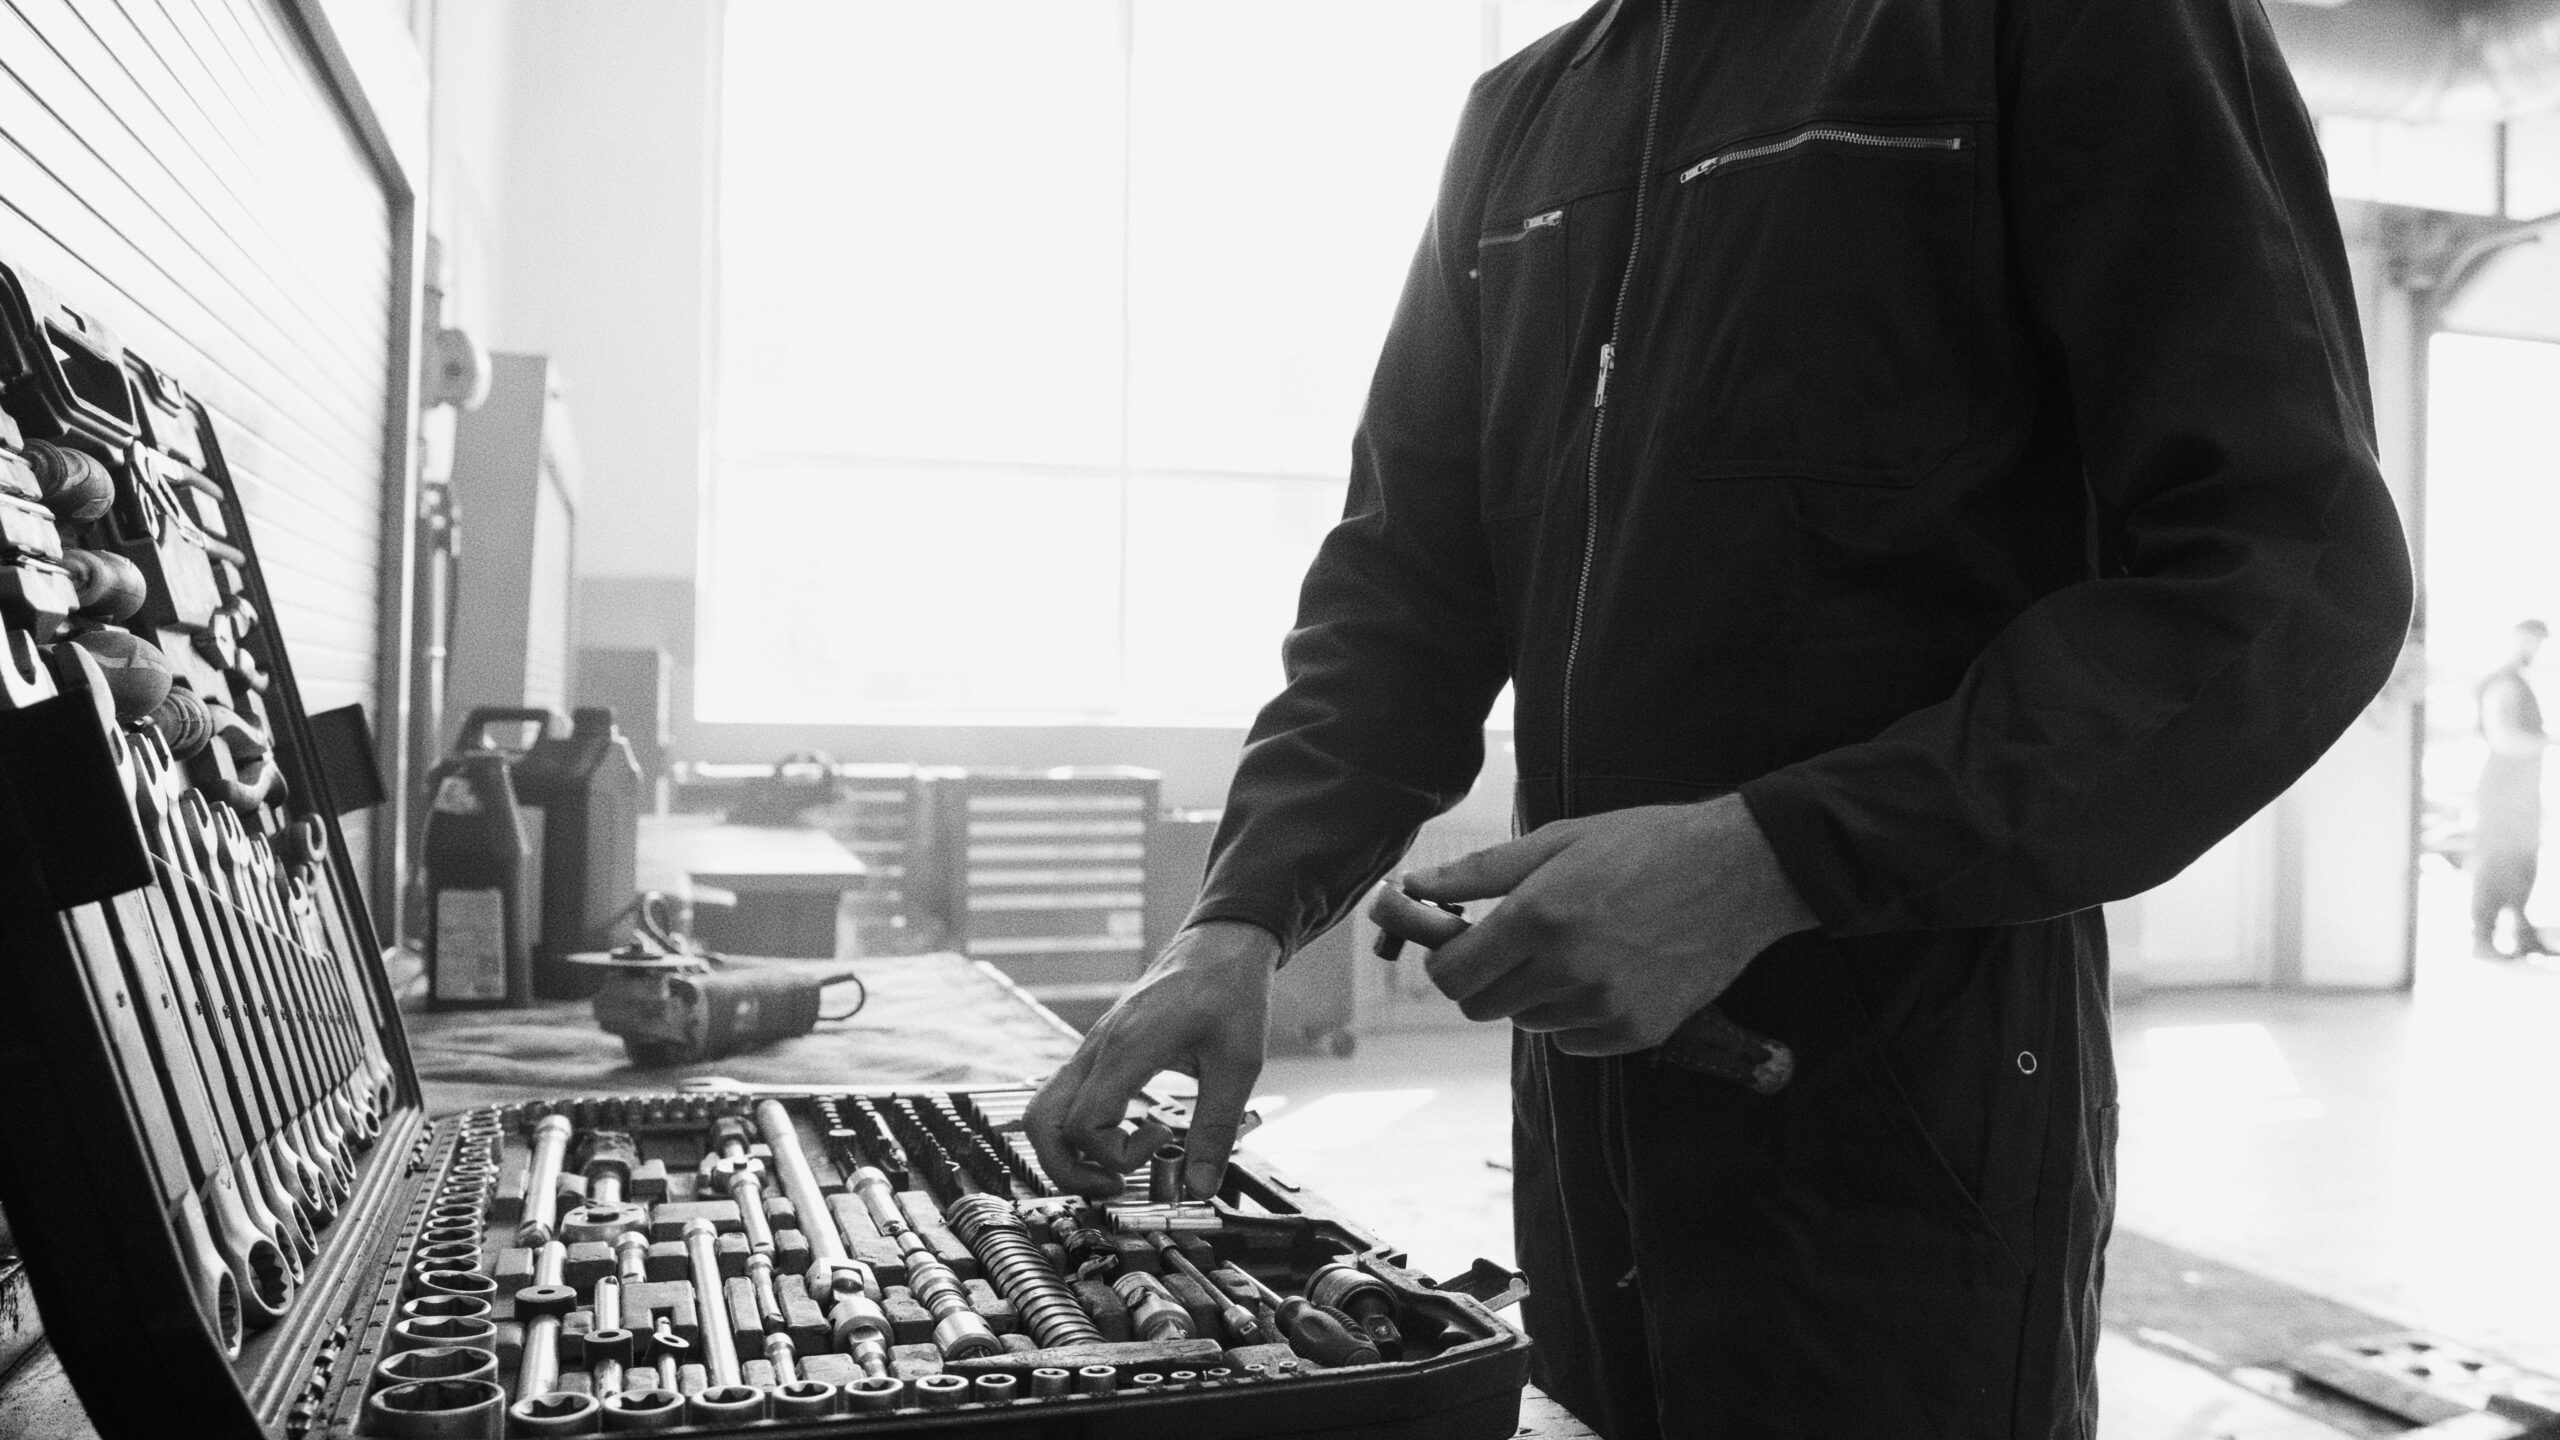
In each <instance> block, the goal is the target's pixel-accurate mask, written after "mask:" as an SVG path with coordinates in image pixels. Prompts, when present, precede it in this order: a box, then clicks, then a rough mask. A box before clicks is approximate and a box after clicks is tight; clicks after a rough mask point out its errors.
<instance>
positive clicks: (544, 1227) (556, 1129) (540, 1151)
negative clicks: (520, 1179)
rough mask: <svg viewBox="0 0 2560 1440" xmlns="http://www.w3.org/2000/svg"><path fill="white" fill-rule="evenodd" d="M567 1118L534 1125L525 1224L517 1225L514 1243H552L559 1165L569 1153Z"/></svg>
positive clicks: (557, 1208)
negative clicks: (531, 1164) (531, 1165)
mask: <svg viewBox="0 0 2560 1440" xmlns="http://www.w3.org/2000/svg"><path fill="white" fill-rule="evenodd" d="M571 1128H572V1127H571V1126H570V1124H569V1117H568V1116H566V1115H545V1116H543V1117H542V1118H541V1119H540V1120H537V1121H535V1122H534V1126H533V1171H532V1173H531V1174H530V1175H529V1176H527V1177H526V1179H525V1182H524V1223H522V1224H520V1225H518V1226H516V1243H517V1244H519V1245H525V1246H534V1245H547V1244H549V1243H551V1231H552V1227H553V1225H554V1224H555V1223H556V1222H557V1221H558V1219H559V1217H560V1165H561V1162H562V1161H563V1160H565V1159H566V1158H567V1157H568V1154H569V1136H570V1133H571Z"/></svg>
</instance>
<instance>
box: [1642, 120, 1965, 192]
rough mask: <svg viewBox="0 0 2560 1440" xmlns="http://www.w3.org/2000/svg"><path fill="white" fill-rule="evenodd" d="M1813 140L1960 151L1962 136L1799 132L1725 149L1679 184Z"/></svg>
mask: <svg viewBox="0 0 2560 1440" xmlns="http://www.w3.org/2000/svg"><path fill="white" fill-rule="evenodd" d="M1816 140H1827V141H1830V142H1832V143H1833V144H1838V145H1867V146H1872V147H1874V148H1875V149H1878V150H1962V149H1963V148H1964V139H1963V137H1962V136H1957V135H1878V134H1876V133H1874V132H1873V131H1868V130H1835V129H1831V128H1828V127H1822V128H1816V129H1812V130H1799V131H1797V132H1796V133H1794V134H1793V135H1790V136H1788V137H1787V138H1786V139H1784V140H1772V141H1770V142H1769V143H1768V144H1766V145H1754V146H1751V147H1750V148H1748V149H1744V150H1727V151H1726V152H1724V153H1723V154H1721V155H1710V156H1708V157H1707V158H1706V159H1704V160H1701V161H1699V162H1698V163H1697V164H1695V165H1692V166H1690V167H1689V168H1688V169H1686V170H1683V171H1681V172H1680V183H1681V184H1683V185H1686V184H1688V183H1689V182H1690V181H1692V180H1696V179H1700V178H1702V177H1704V176H1708V175H1712V174H1714V173H1715V172H1716V170H1717V168H1718V167H1720V166H1725V165H1730V164H1732V163H1733V162H1735V161H1737V160H1757V159H1759V158H1760V157H1761V156H1763V155H1777V154H1782V153H1784V152H1786V151H1789V150H1793V149H1794V148H1796V147H1797V146H1799V145H1805V144H1810V143H1811V142H1813V141H1816Z"/></svg>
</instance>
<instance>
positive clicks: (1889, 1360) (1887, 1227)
mask: <svg viewBox="0 0 2560 1440" xmlns="http://www.w3.org/2000/svg"><path fill="white" fill-rule="evenodd" d="M2105 974H2106V966H2105V941H2104V933H2103V930H2102V928H2101V926H2100V924H2099V921H2098V918H2097V917H2096V916H2095V915H2094V914H2091V915H2083V916H2073V917H2067V918H2065V919H2061V920H2056V921H2049V922H2043V923H2040V924H2036V925H2029V926H2016V927H2003V928H2000V929H1996V930H1987V931H1965V932H1944V933H1939V934H1932V935H1925V936H1891V937H1879V938H1876V939H1870V940H1860V941H1846V942H1839V941H1832V940H1828V939H1825V938H1822V937H1819V936H1811V935H1808V936H1798V937H1795V938H1793V939H1790V940H1788V941H1786V942H1782V943H1781V944H1780V945H1779V946H1777V947H1775V948H1773V949H1772V950H1771V951H1770V952H1769V953H1768V954H1766V955H1764V956H1762V957H1761V958H1760V959H1759V960H1757V961H1755V962H1754V963H1753V965H1752V968H1751V969H1750V970H1749V971H1747V972H1746V973H1745V975H1744V977H1743V980H1742V982H1741V983H1740V984H1739V985H1737V986H1736V987H1735V989H1734V990H1733V991H1732V992H1731V993H1730V994H1728V995H1727V997H1726V999H1725V1002H1724V1003H1725V1008H1726V1010H1727V1012H1728V1013H1730V1014H1732V1015H1733V1016H1734V1018H1735V1019H1737V1020H1740V1021H1742V1022H1743V1023H1745V1024H1749V1025H1752V1026H1754V1027H1755V1028H1759V1029H1762V1030H1763V1031H1764V1032H1765V1033H1769V1034H1772V1035H1776V1036H1779V1037H1780V1038H1783V1039H1785V1040H1787V1041H1789V1042H1790V1043H1791V1044H1792V1045H1793V1046H1794V1047H1795V1049H1796V1052H1797V1058H1798V1071H1797V1078H1796V1080H1795V1082H1794V1083H1793V1084H1792V1085H1791V1086H1790V1087H1789V1088H1788V1089H1787V1090H1785V1091H1783V1092H1781V1093H1780V1094H1778V1095H1775V1096H1768V1097H1763V1096H1757V1095H1753V1094H1751V1093H1749V1092H1747V1091H1745V1090H1743V1089H1742V1088H1741V1087H1739V1086H1736V1085H1734V1084H1732V1083H1730V1082H1727V1081H1723V1080H1716V1079H1710V1078H1707V1077H1704V1076H1700V1075H1697V1074H1694V1073H1692V1072H1689V1071H1685V1070H1679V1069H1676V1068H1672V1067H1669V1066H1666V1065H1661V1064H1659V1063H1657V1062H1656V1061H1655V1060H1653V1059H1652V1058H1651V1057H1650V1056H1647V1055H1638V1056H1628V1057H1617V1058H1609V1059H1589V1058H1580V1057H1575V1056H1570V1055H1566V1054H1563V1053H1561V1052H1560V1051H1558V1050H1556V1049H1555V1048H1554V1046H1553V1044H1552V1043H1551V1042H1550V1041H1548V1040H1547V1039H1546V1038H1545V1037H1541V1036H1531V1035H1525V1034H1519V1035H1515V1037H1514V1041H1513V1049H1512V1077H1513V1087H1514V1101H1515V1110H1514V1130H1513V1143H1514V1186H1515V1190H1514V1223H1515V1226H1516V1229H1517V1239H1518V1242H1519V1253H1520V1257H1521V1265H1522V1268H1523V1269H1524V1270H1525V1271H1526V1272H1527V1274H1528V1276H1529V1280H1530V1285H1531V1294H1530V1298H1529V1300H1528V1301H1527V1302H1526V1306H1525V1317H1526V1322H1527V1325H1528V1328H1529V1332H1530V1336H1531V1339H1532V1340H1533V1341H1534V1342H1535V1347H1536V1348H1535V1349H1534V1351H1533V1352H1532V1353H1533V1364H1534V1366H1535V1368H1536V1374H1537V1379H1538V1383H1539V1384H1540V1385H1541V1386H1542V1387H1543V1388H1545V1389H1546V1390H1547V1391H1549V1392H1550V1393H1551V1394H1553V1395H1555V1396H1556V1397H1557V1398H1558V1399H1559V1400H1561V1401H1562V1402H1563V1403H1564V1404H1565V1405H1566V1406H1567V1407H1569V1408H1570V1409H1572V1410H1573V1411H1574V1413H1575V1414H1576V1415H1578V1416H1579V1417H1581V1418H1582V1420H1583V1421H1584V1422H1585V1423H1587V1424H1589V1425H1591V1426H1592V1427H1593V1428H1594V1429H1596V1430H1598V1431H1599V1432H1600V1433H1601V1434H1603V1435H1605V1436H1608V1437H1610V1440H1650V1437H1655V1436H1669V1437H1680V1440H1687V1437H1731V1440H1785V1437H1794V1436H1804V1437H1817V1436H1819V1437H1825V1440H1830V1437H1837V1436H1843V1435H1857V1436H1861V1437H1899V1436H1932V1437H1936V1436H1950V1437H1954V1436H1962V1437H1977V1436H1978V1437H1994V1436H1997V1437H2026V1436H2033V1437H2039V1440H2041V1437H2071V1440H2085V1437H2087V1436H2090V1435H2092V1434H2093V1433H2094V1431H2095V1426H2096V1409H2097V1405H2096V1388H2095V1383H2094V1380H2093V1376H2092V1366H2093V1364H2094V1355H2095V1350H2096V1344H2097V1326H2098V1303H2097V1302H2098V1285H2099V1279H2100V1270H2101V1256H2102V1254H2103V1251H2104V1248H2105V1244H2106V1235H2107V1230H2108V1227H2109V1224H2110V1221H2111V1218H2112V1214H2113V1196H2114V1154H2113V1152H2114V1140H2115V1107H2114V1099H2115V1086H2114V1072H2113V1068H2112V1064H2111V1061H2110V1059H2109V1051H2108V1035H2107V1029H2106V1024H2107V1012H2106V998H2105Z"/></svg>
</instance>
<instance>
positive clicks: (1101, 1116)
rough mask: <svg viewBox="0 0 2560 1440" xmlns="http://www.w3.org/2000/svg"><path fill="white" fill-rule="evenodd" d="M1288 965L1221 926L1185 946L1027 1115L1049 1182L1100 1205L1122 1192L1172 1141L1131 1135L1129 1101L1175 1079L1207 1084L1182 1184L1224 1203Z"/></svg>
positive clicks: (1157, 1133)
mask: <svg viewBox="0 0 2560 1440" xmlns="http://www.w3.org/2000/svg"><path fill="white" fill-rule="evenodd" d="M1279 962H1280V942H1279V941H1278V940H1276V939H1274V938H1273V937H1272V935H1271V933H1270V932H1269V931H1266V930H1264V929H1262V928H1260V927H1259V926H1254V925H1241V924H1236V923H1233V922H1228V921H1216V920H1213V921H1209V922H1207V923H1205V924H1200V925H1194V926H1192V927H1191V928H1189V929H1187V930H1185V931H1183V932H1182V933H1181V934H1180V935H1177V936H1175V937H1174V940H1173V943H1172V944H1171V945H1168V946H1166V947H1165V949H1164V953H1163V954H1160V955H1158V956H1157V957H1156V959H1155V963H1154V964H1152V965H1149V966H1148V967H1147V973H1146V975H1145V977H1144V978H1142V979H1140V980H1139V981H1138V983H1137V986H1136V988H1134V989H1132V990H1130V992H1129V993H1128V994H1126V995H1123V996H1121V997H1120V1003H1119V1004H1117V1005H1114V1006H1112V1007H1111V1009H1110V1011H1109V1012H1108V1013H1107V1014H1105V1015H1104V1016H1103V1017H1102V1019H1101V1020H1099V1021H1097V1022H1095V1024H1094V1027H1093V1029H1092V1031H1091V1032H1089V1033H1088V1034H1087V1035H1086V1036H1085V1037H1084V1044H1082V1045H1080V1046H1078V1047H1077V1049H1076V1053H1075V1058H1074V1059H1072V1060H1069V1061H1068V1062H1067V1063H1066V1066H1065V1068H1063V1069H1061V1070H1059V1071H1058V1073H1057V1074H1055V1075H1052V1076H1050V1077H1049V1083H1048V1084H1046V1085H1043V1086H1041V1087H1040V1093H1039V1095H1038V1096H1037V1097H1035V1098H1034V1099H1033V1100H1032V1102H1031V1108H1030V1110H1029V1112H1028V1113H1026V1114H1025V1115H1024V1116H1023V1128H1024V1129H1026V1130H1027V1131H1029V1132H1030V1135H1031V1144H1032V1146H1033V1147H1034V1148H1035V1149H1037V1150H1038V1151H1039V1152H1040V1163H1041V1165H1042V1166H1043V1167H1045V1168H1046V1169H1047V1170H1048V1172H1049V1178H1050V1179H1052V1180H1054V1181H1056V1182H1057V1183H1058V1185H1059V1187H1060V1188H1062V1189H1066V1190H1072V1191H1074V1192H1076V1193H1077V1194H1079V1195H1086V1196H1091V1197H1093V1198H1095V1199H1104V1198H1108V1197H1110V1196H1113V1195H1117V1194H1118V1193H1120V1188H1121V1181H1120V1177H1121V1176H1123V1175H1125V1174H1127V1173H1129V1172H1130V1171H1132V1170H1140V1169H1144V1168H1145V1167H1146V1164H1147V1158H1148V1156H1149V1155H1150V1154H1151V1153H1152V1152H1153V1151H1154V1150H1155V1148H1156V1147H1157V1146H1159V1145H1161V1144H1163V1143H1164V1142H1165V1139H1166V1137H1167V1134H1168V1132H1167V1131H1166V1130H1165V1129H1164V1127H1163V1126H1161V1125H1158V1124H1156V1123H1155V1122H1153V1121H1149V1122H1148V1123H1146V1124H1144V1125H1142V1126H1140V1127H1138V1129H1136V1130H1135V1131H1130V1130H1125V1129H1122V1128H1121V1120H1122V1119H1123V1117H1125V1116H1126V1115H1127V1113H1128V1109H1129V1100H1130V1098H1131V1097H1132V1096H1135V1095H1136V1094H1138V1092H1139V1090H1140V1089H1141V1088H1142V1087H1144V1086H1145V1085H1146V1083H1147V1082H1148V1081H1149V1080H1152V1079H1154V1078H1155V1076H1156V1072H1158V1071H1160V1070H1177V1071H1180V1072H1181V1073H1183V1074H1185V1075H1189V1076H1191V1077H1192V1078H1194V1079H1196V1080H1198V1081H1199V1082H1200V1096H1199V1099H1198V1100H1197V1101H1196V1102H1195V1103H1194V1104H1193V1107H1192V1114H1191V1130H1190V1133H1189V1135H1187V1136H1186V1137H1185V1139H1184V1144H1185V1145H1186V1146H1187V1147H1188V1148H1189V1150H1190V1160H1189V1163H1188V1164H1187V1165H1186V1166H1185V1167H1184V1172H1183V1179H1184V1183H1185V1184H1186V1185H1187V1186H1188V1187H1189V1188H1190V1192H1191V1194H1192V1195H1194V1196H1196V1197H1201V1198H1206V1197H1208V1196H1211V1195H1215V1194H1216V1193H1218V1186H1219V1185H1220V1183H1222V1182H1223V1181H1224V1180H1225V1178H1226V1173H1227V1155H1228V1152H1230V1151H1232V1150H1233V1149H1235V1144H1236V1132H1237V1130H1238V1129H1239V1128H1241V1126H1242V1124H1243V1121H1244V1106H1245V1101H1246V1100H1248V1099H1250V1098H1252V1095H1253V1082H1254V1081H1256V1080H1257V1079H1260V1078H1261V1076H1262V1031H1263V1025H1264V1022H1265V1017H1266V1016H1267V1015H1268V1014H1269V1012H1270V1009H1271V975H1272V971H1273V970H1274V969H1276V968H1277V967H1278V965H1279Z"/></svg>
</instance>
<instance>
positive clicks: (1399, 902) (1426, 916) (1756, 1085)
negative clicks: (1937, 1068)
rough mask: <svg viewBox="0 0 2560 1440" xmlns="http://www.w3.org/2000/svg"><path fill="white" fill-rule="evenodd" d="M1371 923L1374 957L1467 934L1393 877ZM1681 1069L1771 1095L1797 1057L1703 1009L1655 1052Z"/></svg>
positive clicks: (1450, 909)
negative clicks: (1375, 933)
mask: <svg viewBox="0 0 2560 1440" xmlns="http://www.w3.org/2000/svg"><path fill="white" fill-rule="evenodd" d="M1369 920H1370V923H1372V924H1374V925H1376V926H1377V927H1378V945H1377V953H1378V958H1379V959H1382V960H1395V959H1398V958H1400V957H1401V956H1402V955H1403V954H1404V947H1405V945H1406V944H1407V943H1412V944H1416V945H1420V946H1422V947H1423V948H1425V949H1429V950H1436V949H1438V948H1439V947H1441V946H1443V945H1446V944H1448V943H1449V942H1450V941H1452V940H1455V939H1457V938H1458V937H1459V936H1461V935H1463V934H1465V933H1467V921H1466V918H1465V917H1464V916H1463V915H1462V914H1461V913H1460V912H1459V910H1458V908H1457V907H1456V906H1454V905H1443V904H1441V903H1440V902H1438V901H1436V900H1424V899H1421V898H1420V897H1418V896H1413V895H1408V894H1406V893H1405V890H1404V887H1403V886H1402V885H1400V884H1398V883H1396V881H1395V880H1394V879H1393V878H1389V879H1385V880H1381V881H1379V882H1378V888H1377V889H1376V890H1374V891H1372V892H1370V896H1369ZM1654 1053H1655V1054H1656V1056H1657V1057H1659V1058H1660V1059H1661V1060H1663V1061H1665V1062H1667V1063H1669V1064H1673V1065H1677V1066H1679V1067H1681V1068H1682V1069H1684V1070H1695V1071H1697V1072H1699V1073H1700V1074H1704V1075H1713V1076H1715V1077H1717V1078H1718V1079H1722V1080H1730V1081H1732V1082H1733V1083H1735V1084H1737V1085H1740V1086H1742V1087H1743V1088H1744V1089H1747V1090H1750V1091H1752V1092H1753V1093H1755V1094H1760V1095H1775V1094H1777V1093H1778V1092H1779V1091H1781V1090H1784V1089H1786V1088H1787V1082H1788V1081H1790V1080H1793V1079H1794V1078H1795V1073H1796V1056H1795V1052H1794V1051H1793V1050H1790V1049H1789V1048H1787V1046H1786V1045H1784V1044H1783V1043H1781V1042H1779V1041H1776V1040H1772V1039H1770V1038H1769V1037H1768V1036H1766V1035H1762V1034H1759V1033H1758V1032H1756V1031H1754V1030H1751V1029H1749V1028H1748V1027H1746V1026H1742V1025H1738V1024H1735V1023H1734V1021H1733V1020H1732V1018H1731V1017H1729V1016H1727V1015H1726V1014H1725V1013H1724V1012H1723V1011H1721V1010H1719V1009H1717V1008H1716V1007H1715V1006H1713V1005H1708V1006H1705V1007H1703V1008H1701V1009H1700V1010H1699V1011H1698V1013H1697V1014H1695V1015H1692V1016H1690V1017H1689V1018H1688V1019H1687V1020H1684V1021H1682V1022H1681V1024H1680V1028H1679V1029H1677V1030H1674V1031H1672V1032H1671V1038H1670V1039H1668V1040H1665V1041H1664V1042H1662V1046H1661V1048H1660V1049H1659V1050H1657V1051H1655V1052H1654Z"/></svg>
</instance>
